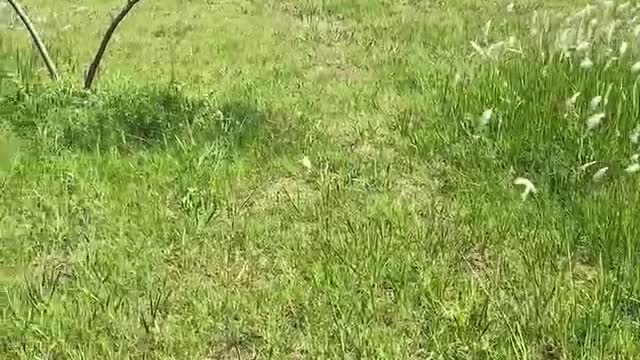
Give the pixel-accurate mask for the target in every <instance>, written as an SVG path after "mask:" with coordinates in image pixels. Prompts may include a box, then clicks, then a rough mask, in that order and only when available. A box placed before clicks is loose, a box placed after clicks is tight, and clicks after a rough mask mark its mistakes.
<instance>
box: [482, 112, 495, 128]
mask: <svg viewBox="0 0 640 360" xmlns="http://www.w3.org/2000/svg"><path fill="white" fill-rule="evenodd" d="M491 118H493V109H487V110H485V111H484V112H483V113H482V115H481V116H480V126H487V125H488V124H489V123H490V122H491Z"/></svg>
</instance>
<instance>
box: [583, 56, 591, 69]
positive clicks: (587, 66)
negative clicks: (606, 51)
mask: <svg viewBox="0 0 640 360" xmlns="http://www.w3.org/2000/svg"><path fill="white" fill-rule="evenodd" d="M580 67H581V68H582V69H585V70H589V69H591V68H592V67H593V61H591V59H590V58H589V57H588V56H585V58H584V59H582V61H581V62H580Z"/></svg>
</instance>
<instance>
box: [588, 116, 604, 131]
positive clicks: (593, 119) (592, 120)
mask: <svg viewBox="0 0 640 360" xmlns="http://www.w3.org/2000/svg"><path fill="white" fill-rule="evenodd" d="M604 118H605V114H604V113H603V112H601V113H597V114H593V115H591V116H589V118H588V119H587V129H589V130H593V129H595V128H596V127H598V125H600V123H601V122H602V120H603V119H604Z"/></svg>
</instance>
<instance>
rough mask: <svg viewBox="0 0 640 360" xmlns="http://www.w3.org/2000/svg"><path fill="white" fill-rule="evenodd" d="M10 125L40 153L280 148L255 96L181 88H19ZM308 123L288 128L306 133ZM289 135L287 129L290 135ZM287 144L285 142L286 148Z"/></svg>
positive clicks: (7, 116) (275, 117)
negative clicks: (209, 94) (229, 98)
mask: <svg viewBox="0 0 640 360" xmlns="http://www.w3.org/2000/svg"><path fill="white" fill-rule="evenodd" d="M0 102H1V106H2V110H0V113H1V114H2V116H3V119H2V121H3V123H4V124H5V125H6V126H9V127H10V128H11V129H12V130H13V131H14V132H15V133H16V134H18V135H19V136H21V137H23V138H26V139H30V140H34V141H36V142H37V143H38V146H39V148H40V149H48V151H51V152H59V151H61V150H65V149H67V150H69V149H70V150H84V151H101V150H102V151H108V150H111V149H116V150H119V151H133V150H140V149H154V148H162V149H166V148H167V147H171V146H174V145H179V146H184V145H185V144H204V143H210V142H217V143H219V145H220V146H232V147H234V148H237V149H240V148H245V147H247V146H251V145H255V144H256V142H259V143H263V144H267V143H270V142H271V141H273V140H275V143H273V142H271V143H270V144H271V145H277V144H280V143H282V142H280V140H283V141H285V139H277V138H276V137H277V136H276V133H275V132H276V131H279V130H278V126H274V123H273V122H274V121H282V123H284V122H285V121H284V120H282V119H281V118H282V117H283V116H284V117H286V116H289V115H286V114H276V113H272V112H270V110H269V109H268V108H264V107H261V105H259V104H257V103H256V102H255V101H254V100H252V99H251V98H249V97H238V98H236V99H234V100H232V101H226V100H224V99H219V100H217V99H212V98H209V97H207V96H195V95H187V94H186V93H185V92H184V91H183V90H182V89H181V87H180V86H179V85H177V84H160V85H153V86H145V87H139V86H132V85H125V86H119V87H115V88H111V89H107V90H104V91H101V92H99V93H88V92H85V91H79V90H76V89H74V88H73V87H68V86H64V85H63V86H55V87H54V86H28V87H25V86H20V85H19V86H18V88H17V89H16V90H15V91H13V92H7V93H6V95H5V96H4V97H3V98H0ZM304 126H305V124H304V123H291V124H290V125H289V128H288V130H292V131H294V132H300V131H303V127H304ZM283 131H284V130H283ZM282 144H284V143H282Z"/></svg>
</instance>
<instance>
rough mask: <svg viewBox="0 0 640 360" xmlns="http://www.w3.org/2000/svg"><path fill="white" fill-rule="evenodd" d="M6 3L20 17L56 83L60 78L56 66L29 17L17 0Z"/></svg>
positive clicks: (9, 0)
mask: <svg viewBox="0 0 640 360" xmlns="http://www.w3.org/2000/svg"><path fill="white" fill-rule="evenodd" d="M7 1H8V2H9V4H11V6H12V7H13V9H14V10H15V11H16V13H17V14H18V16H19V17H20V20H22V22H23V23H24V26H26V27H27V31H29V34H30V35H31V38H32V39H33V42H34V43H35V44H36V47H37V48H38V51H39V52H40V55H41V56H42V59H43V60H44V63H45V65H46V66H47V70H49V76H50V77H51V79H52V80H54V81H57V80H58V79H59V78H60V76H59V75H58V70H57V69H56V66H55V65H54V63H53V61H51V57H50V56H49V52H47V48H46V47H45V46H44V43H43V42H42V39H40V35H38V32H37V31H36V29H35V27H34V26H33V23H31V20H30V19H29V16H28V15H27V13H26V12H25V11H24V9H23V8H22V6H20V4H19V3H18V1H17V0H7Z"/></svg>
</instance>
